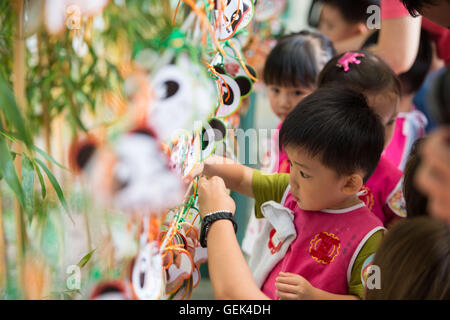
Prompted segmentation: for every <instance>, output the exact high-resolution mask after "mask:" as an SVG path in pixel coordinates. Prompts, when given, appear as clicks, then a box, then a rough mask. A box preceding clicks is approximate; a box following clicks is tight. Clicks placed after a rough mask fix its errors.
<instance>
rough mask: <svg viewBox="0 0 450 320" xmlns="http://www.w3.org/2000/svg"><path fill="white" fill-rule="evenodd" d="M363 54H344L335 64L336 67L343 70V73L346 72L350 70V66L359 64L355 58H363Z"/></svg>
mask: <svg viewBox="0 0 450 320" xmlns="http://www.w3.org/2000/svg"><path fill="white" fill-rule="evenodd" d="M364 56H365V55H364V53H357V52H346V53H345V54H344V55H343V56H342V57H341V58H340V59H339V60H338V63H337V66H338V67H340V68H343V69H344V72H347V71H348V70H350V64H352V63H354V64H360V63H361V61H360V60H358V59H357V58H359V57H364Z"/></svg>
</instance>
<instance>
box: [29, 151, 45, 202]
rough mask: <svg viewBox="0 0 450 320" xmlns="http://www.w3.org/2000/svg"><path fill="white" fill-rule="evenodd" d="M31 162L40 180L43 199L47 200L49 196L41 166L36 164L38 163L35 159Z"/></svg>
mask: <svg viewBox="0 0 450 320" xmlns="http://www.w3.org/2000/svg"><path fill="white" fill-rule="evenodd" d="M30 161H31V163H32V164H33V167H34V170H35V171H36V173H37V175H38V178H39V183H40V184H41V195H42V199H45V197H46V196H47V188H46V187H45V181H44V177H43V176H42V173H41V169H39V166H38V165H37V164H36V162H35V161H34V160H33V159H30Z"/></svg>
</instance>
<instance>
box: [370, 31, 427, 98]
mask: <svg viewBox="0 0 450 320" xmlns="http://www.w3.org/2000/svg"><path fill="white" fill-rule="evenodd" d="M378 37H379V31H376V32H374V33H373V34H372V35H371V36H370V37H369V38H368V39H367V40H366V42H365V43H364V45H363V48H368V47H370V46H372V45H376V44H377V42H378ZM432 60H433V47H432V42H431V38H430V35H429V34H428V32H427V31H426V30H423V29H422V31H421V33H420V43H419V49H418V51H417V56H416V60H415V61H414V64H413V66H412V67H411V68H410V69H409V70H408V71H406V72H405V73H402V74H400V75H399V76H398V79H399V80H400V84H401V88H402V96H411V95H414V94H415V93H416V92H417V91H419V89H420V87H421V86H422V84H423V82H424V81H425V78H426V76H427V74H428V72H429V71H430V68H431V63H432Z"/></svg>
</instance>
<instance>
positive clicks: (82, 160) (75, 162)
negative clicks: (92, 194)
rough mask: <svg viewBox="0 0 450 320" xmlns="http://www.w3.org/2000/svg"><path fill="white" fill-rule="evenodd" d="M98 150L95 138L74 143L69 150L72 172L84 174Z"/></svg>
mask: <svg viewBox="0 0 450 320" xmlns="http://www.w3.org/2000/svg"><path fill="white" fill-rule="evenodd" d="M97 149H98V143H97V141H96V140H94V139H93V138H87V139H85V140H82V141H76V142H74V143H72V145H71V146H70V150H69V164H70V167H71V168H72V170H74V171H75V172H78V173H79V172H82V171H83V170H84V169H85V168H86V165H87V164H88V162H89V160H91V159H92V156H93V155H94V153H95V152H96V151H97Z"/></svg>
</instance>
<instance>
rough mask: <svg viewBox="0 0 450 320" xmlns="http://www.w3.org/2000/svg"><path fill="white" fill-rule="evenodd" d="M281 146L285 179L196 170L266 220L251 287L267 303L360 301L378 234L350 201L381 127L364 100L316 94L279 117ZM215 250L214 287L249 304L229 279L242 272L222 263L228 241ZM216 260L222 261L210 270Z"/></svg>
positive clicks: (203, 202) (243, 170) (219, 161)
mask: <svg viewBox="0 0 450 320" xmlns="http://www.w3.org/2000/svg"><path fill="white" fill-rule="evenodd" d="M280 141H281V144H282V145H283V146H284V148H285V150H286V152H287V155H288V158H289V162H290V166H291V172H290V174H270V175H267V174H263V173H261V172H260V171H258V170H254V169H251V168H248V167H245V166H243V165H240V164H237V163H234V162H233V161H231V160H226V159H223V158H217V157H213V158H209V159H208V160H207V161H206V162H205V163H204V167H203V174H204V175H206V176H219V177H221V178H222V179H223V180H224V181H225V184H226V187H227V188H229V189H231V190H233V191H236V192H239V193H241V194H244V195H247V196H249V197H254V198H255V200H256V208H255V210H256V216H257V217H265V218H266V219H267V220H268V222H269V223H267V224H266V228H265V229H264V230H263V232H262V233H261V234H260V235H259V238H258V240H257V242H256V244H257V245H258V248H257V250H259V254H254V255H252V260H251V261H250V265H251V268H252V272H253V277H254V282H255V284H256V286H258V287H259V288H260V289H261V290H262V292H263V293H264V294H265V295H266V296H268V297H269V298H271V299H277V298H283V299H296V298H301V299H352V298H355V296H356V297H362V294H363V291H364V285H363V283H362V271H363V265H364V264H365V262H366V260H367V261H369V260H370V258H371V256H372V255H373V254H374V252H375V250H376V249H377V247H378V244H379V243H380V241H381V238H382V235H383V229H384V228H383V224H382V223H381V221H380V220H379V219H378V218H377V217H376V216H374V215H373V214H372V213H371V212H370V211H369V209H368V208H367V207H366V206H365V205H364V203H363V202H362V201H361V200H359V198H358V195H357V193H358V191H359V190H360V188H361V186H362V185H363V183H364V182H365V181H366V180H367V178H368V177H369V176H370V174H371V173H372V172H373V171H374V170H375V168H376V166H377V164H378V160H379V159H380V155H381V152H382V151H383V145H384V129H383V126H382V124H381V122H380V120H379V118H378V116H376V115H375V113H374V112H373V111H372V110H371V109H370V108H369V107H368V105H367V102H366V100H365V98H364V96H363V95H362V94H359V93H356V92H353V91H349V90H344V89H340V90H339V89H331V88H326V89H318V90H317V91H315V92H314V93H312V94H311V95H310V96H308V97H306V98H305V99H304V100H303V101H302V102H300V103H299V105H298V106H297V107H296V108H294V110H293V111H292V112H291V113H290V114H289V115H288V116H287V118H286V120H285V121H284V123H283V126H282V127H281V131H280ZM209 193H211V192H209ZM199 196H200V212H201V215H202V217H204V216H206V215H207V214H208V213H209V212H205V210H206V209H204V208H208V209H209V208H211V207H212V206H211V204H212V203H213V202H217V200H211V201H208V196H203V195H202V188H200V194H199ZM205 197H206V198H207V199H205ZM210 198H211V199H212V197H210ZM219 209H220V208H219ZM216 229H217V228H216ZM216 229H213V228H212V227H211V230H216ZM214 233H215V232H214ZM206 236H207V239H208V235H206ZM215 236H217V234H216V233H215ZM213 238H214V239H215V240H217V238H216V237H214V236H213ZM224 242H225V241H224ZM217 243H220V242H218V241H214V244H215V245H214V247H215V248H216V249H217V246H216V244H217ZM233 248H235V247H233ZM222 249H223V252H221V254H220V255H219V254H217V253H215V254H210V252H209V251H208V255H209V259H210V261H209V262H210V268H211V266H215V267H216V268H220V269H222V270H223V272H220V273H217V272H215V271H216V270H212V272H211V271H210V274H211V275H213V276H212V278H211V279H212V282H213V286H216V287H221V288H223V287H226V288H228V290H226V291H227V292H229V294H228V295H227V297H229V298H233V297H234V298H236V297H240V298H249V299H251V298H252V297H253V295H251V294H250V293H249V294H248V295H246V292H244V291H245V290H247V289H245V288H249V287H251V286H248V285H247V284H248V282H251V281H253V280H252V279H245V277H238V279H239V281H238V283H236V279H231V275H232V273H230V272H229V270H233V269H234V270H236V273H235V274H239V272H241V271H240V270H244V269H245V268H247V267H246V266H240V264H241V262H242V259H241V260H239V261H238V262H236V261H227V260H226V259H225V257H226V256H228V254H230V258H231V257H236V255H234V254H232V253H230V250H235V249H232V248H230V247H228V246H227V243H224V244H223V248H221V250H222ZM208 250H209V249H208ZM211 259H213V260H212V261H211ZM217 259H221V261H222V260H223V261H224V263H220V264H217V263H216V261H215V260H217ZM228 260H231V259H228ZM230 268H231V269H230ZM224 275H230V279H228V277H227V276H224ZM279 276H280V277H279ZM277 277H279V279H278V280H277ZM242 281H244V282H246V283H243V282H242ZM243 288H244V289H243ZM230 292H231V293H230ZM252 292H253V291H252ZM253 293H254V292H253ZM258 297H259V296H258ZM253 298H254V297H253Z"/></svg>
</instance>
